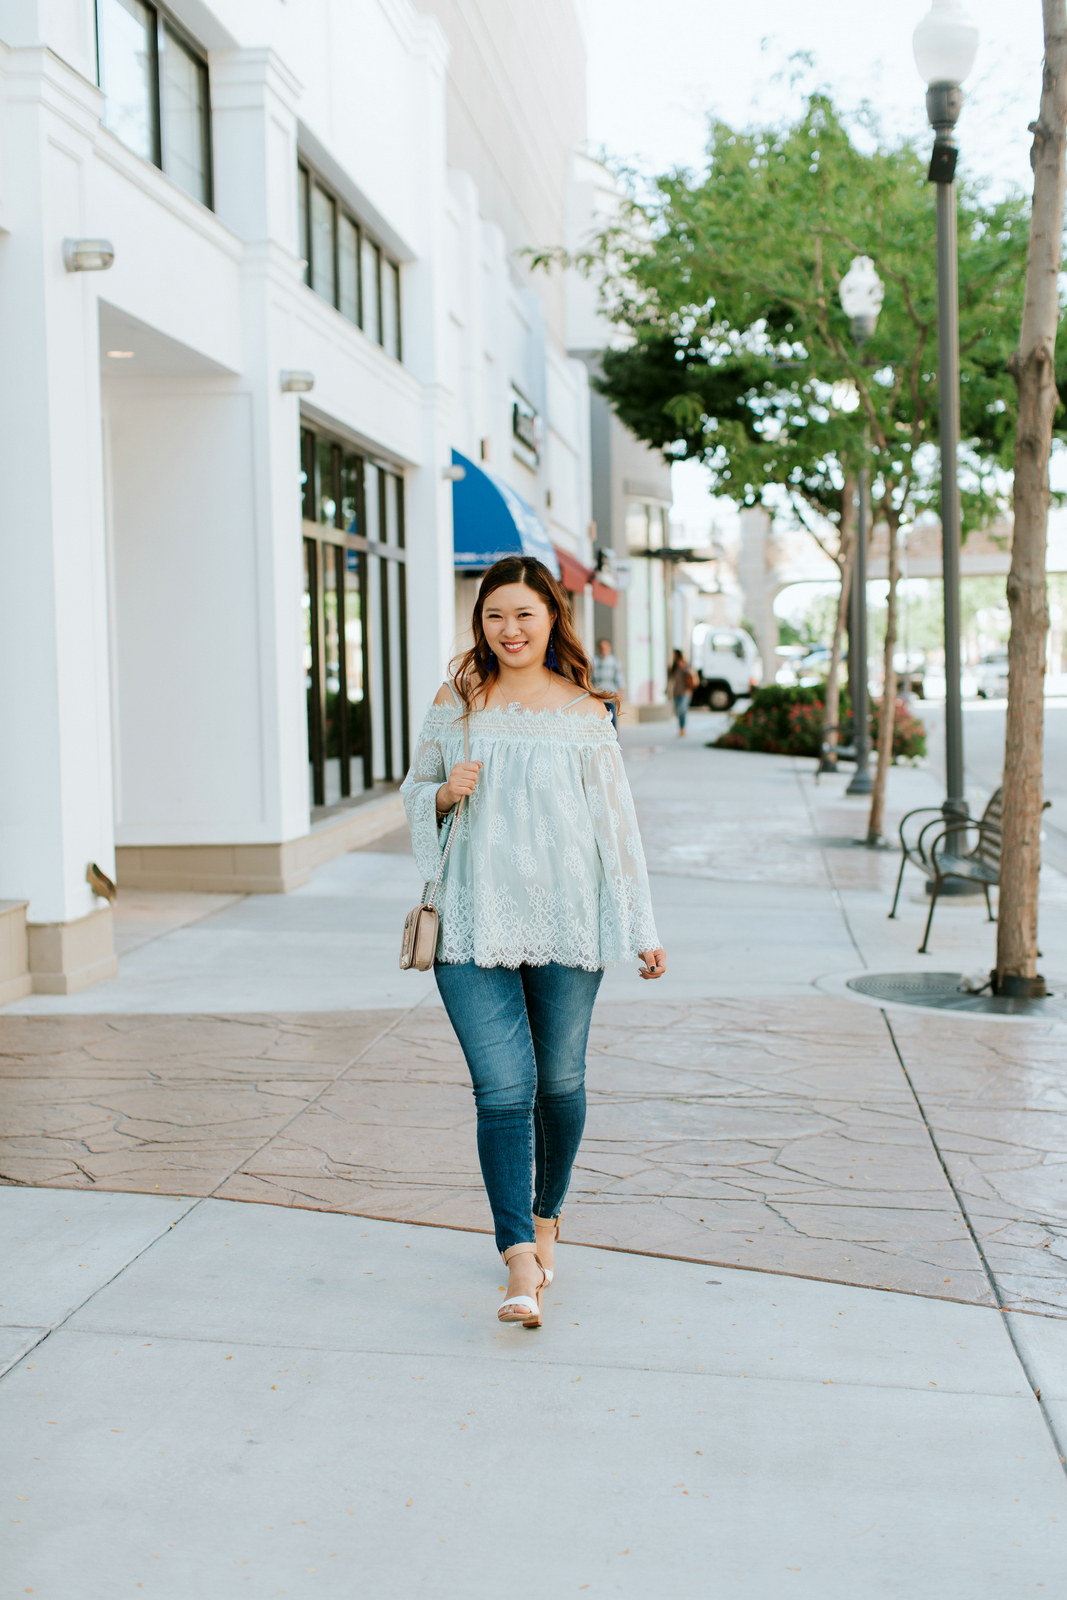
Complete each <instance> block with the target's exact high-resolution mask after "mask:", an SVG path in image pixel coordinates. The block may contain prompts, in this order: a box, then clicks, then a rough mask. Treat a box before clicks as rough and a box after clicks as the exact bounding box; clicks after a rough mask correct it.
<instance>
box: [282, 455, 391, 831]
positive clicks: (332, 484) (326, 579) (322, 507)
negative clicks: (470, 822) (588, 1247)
mask: <svg viewBox="0 0 1067 1600" xmlns="http://www.w3.org/2000/svg"><path fill="white" fill-rule="evenodd" d="M301 478H302V482H303V490H304V498H303V505H304V551H305V561H304V616H305V627H304V657H305V661H304V669H305V679H306V685H307V693H308V755H309V760H310V790H311V803H312V805H313V806H330V805H336V804H343V803H344V801H345V800H347V799H348V798H349V797H350V796H356V795H359V794H360V793H361V792H363V791H365V790H366V789H369V788H371V787H372V786H373V785H374V784H375V783H381V782H386V783H391V782H396V781H397V780H398V779H400V778H402V777H403V775H404V773H405V771H406V770H407V764H408V750H409V743H410V733H409V724H408V707H407V699H408V686H407V619H406V583H405V570H404V557H403V553H402V552H403V546H404V497H403V480H402V479H401V478H400V477H399V475H398V474H396V473H393V472H391V471H389V470H388V469H386V468H384V467H381V466H379V465H377V464H376V463H373V462H367V461H365V460H364V459H363V458H362V457H361V456H359V455H357V454H356V453H355V452H353V451H351V450H349V449H347V448H346V447H345V446H344V445H342V444H340V443H338V442H337V441H335V440H333V439H331V438H329V437H328V436H326V435H323V434H321V433H319V432H318V430H317V429H312V428H305V429H304V430H303V433H302V438H301ZM309 486H310V487H309ZM368 535H369V537H368ZM383 545H384V546H385V547H387V549H388V554H384V553H382V551H383Z"/></svg>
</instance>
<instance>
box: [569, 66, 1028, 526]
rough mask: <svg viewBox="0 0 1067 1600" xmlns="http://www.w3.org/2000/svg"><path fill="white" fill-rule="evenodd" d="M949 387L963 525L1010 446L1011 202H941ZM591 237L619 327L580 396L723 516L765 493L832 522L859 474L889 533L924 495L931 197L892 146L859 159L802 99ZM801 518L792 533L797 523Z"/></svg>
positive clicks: (986, 499)
mask: <svg viewBox="0 0 1067 1600" xmlns="http://www.w3.org/2000/svg"><path fill="white" fill-rule="evenodd" d="M959 198H960V226H959V234H960V254H959V275H960V354H961V373H960V379H961V381H960V393H961V410H962V436H963V439H964V441H965V455H967V456H968V457H969V462H970V465H969V469H968V468H966V467H965V470H964V472H963V473H962V485H961V487H962V498H963V512H964V526H965V527H966V528H970V527H973V526H975V525H976V524H978V523H981V522H982V521H987V520H989V518H990V516H991V515H992V514H993V513H994V512H995V510H997V509H999V504H1000V496H1001V494H1002V485H1003V481H1004V480H1003V477H1001V476H1000V475H998V474H997V472H996V469H997V468H998V467H999V468H1007V467H1010V464H1011V456H1012V449H1013V444H1014V420H1015V407H1016V400H1015V389H1014V385H1013V383H1012V380H1011V378H1010V376H1009V373H1008V359H1009V356H1010V354H1011V351H1012V348H1013V346H1014V343H1015V339H1016V336H1017V330H1018V326H1019V315H1020V311H1021V305H1022V278H1023V269H1024V266H1025V261H1026V241H1027V208H1026V205H1025V203H1024V201H1023V200H1021V199H1019V198H1008V199H1004V200H1000V201H996V202H989V201H986V200H984V199H983V198H982V196H981V195H980V193H978V192H977V191H976V190H975V189H974V188H973V187H968V186H967V185H961V190H960V197H959ZM634 211H635V213H636V220H637V221H638V222H639V223H640V226H639V227H636V228H635V227H634V226H633V223H634V220H635V216H633V215H631V217H630V218H629V219H628V222H627V224H626V225H625V226H621V227H617V228H615V229H613V230H611V231H610V232H609V233H608V234H605V236H604V237H603V238H602V239H601V240H600V242H599V245H598V247H597V248H596V249H595V250H594V251H592V252H591V253H590V255H589V256H588V257H587V258H586V262H587V264H588V265H589V266H591V267H592V268H593V269H594V270H596V271H598V272H599V273H600V274H601V277H602V281H603V285H604V294H605V298H606V301H607V303H608V304H609V305H610V308H611V313H612V315H613V317H614V318H615V320H616V322H617V323H618V324H619V325H621V326H622V327H624V328H625V329H626V330H627V332H628V333H629V335H630V336H631V338H630V342H629V344H628V346H627V347H626V348H622V349H613V350H610V351H608V352H606V353H605V355H604V359H603V375H602V377H601V379H600V380H599V387H600V388H601V390H602V392H603V393H604V394H606V395H607V396H608V397H609V399H610V400H611V401H612V403H613V404H614V406H615V409H616V410H617V412H618V414H619V416H620V418H621V419H622V421H623V422H624V423H626V424H627V426H628V427H630V428H631V429H632V430H633V431H634V432H635V433H636V434H638V436H639V437H641V438H642V439H644V440H646V441H647V442H648V443H650V444H652V445H654V446H657V447H658V448H659V449H661V450H662V451H663V452H664V454H665V455H666V456H667V457H668V459H671V460H680V459H684V458H686V457H697V458H699V459H701V460H702V461H704V462H705V463H706V465H707V466H708V467H709V469H710V472H711V478H712V485H713V488H714V490H715V491H716V492H718V493H721V494H725V495H728V496H729V497H730V498H731V499H733V500H735V501H738V502H741V503H753V502H755V501H758V500H760V499H761V498H763V496H764V494H765V492H766V491H767V489H768V488H769V486H771V485H779V486H780V487H781V488H782V489H783V490H784V491H785V493H786V494H787V495H788V496H789V498H790V499H791V501H792V503H793V505H794V507H795V508H796V510H797V512H798V514H799V515H800V516H801V519H802V520H804V521H808V520H809V519H808V516H807V513H808V512H809V511H815V512H817V513H821V514H823V515H824V516H826V517H828V518H829V519H830V520H831V521H832V522H837V521H839V519H840V514H841V491H842V486H843V483H844V481H845V479H846V478H851V477H854V476H855V472H856V470H858V468H859V467H860V466H861V465H866V466H868V467H869V469H870V471H871V475H872V509H873V510H874V511H875V514H876V517H881V518H884V520H886V521H887V522H888V523H889V525H890V527H891V528H892V529H894V530H895V529H896V527H897V526H898V525H899V522H900V520H901V519H902V518H904V517H911V516H915V515H916V514H917V513H918V512H920V511H921V510H923V509H925V508H927V507H930V508H936V507H937V504H938V501H939V494H940V486H939V482H938V470H937V469H938V462H937V451H936V443H937V434H938V380H937V260H936V234H935V218H934V193H933V186H932V185H931V184H929V183H927V181H926V171H925V162H924V160H923V159H922V158H921V157H920V155H919V154H918V152H917V151H916V150H915V149H914V148H913V147H912V146H911V145H910V144H908V143H906V142H905V143H901V144H899V145H897V146H895V147H892V148H889V147H885V146H879V147H876V148H874V149H871V150H863V149H861V148H859V146H858V145H857V143H856V142H855V141H854V140H853V138H851V137H850V135H849V132H848V130H847V129H846V127H845V126H844V124H843V123H842V120H841V119H840V117H839V116H838V114H837V112H836V111H835V109H834V107H833V105H832V104H831V102H830V101H829V100H828V99H827V98H826V97H825V96H823V95H813V96H812V97H811V98H810V100H809V101H808V103H807V106H806V109H805V111H804V114H803V115H802V116H801V118H800V119H799V120H798V121H797V122H796V123H795V124H794V125H793V126H791V127H787V128H784V129H772V128H767V129H762V130H761V129H757V130H750V131H746V132H740V131H738V130H735V129H733V128H730V127H728V126H727V125H725V124H723V123H717V124H715V125H714V127H713V129H712V138H711V144H710V155H709V164H708V167H707V169H706V171H704V172H702V173H700V174H698V175H693V174H691V173H689V172H676V173H673V174H670V175H667V176H665V177H662V178H660V179H658V180H657V182H656V185H655V192H654V196H653V199H652V200H651V201H650V202H649V203H647V204H644V205H641V206H638V205H637V203H636V202H635V203H634ZM858 255H866V256H869V257H870V258H871V259H872V260H873V262H874V264H875V267H876V269H877V271H878V274H879V276H880V277H881V279H882V281H883V283H884V285H885V299H884V302H883V305H882V309H881V315H880V317H879V320H878V325H877V330H876V332H875V333H874V335H873V337H872V338H871V339H870V340H869V342H868V343H866V344H864V345H863V346H862V348H859V347H857V345H856V343H855V341H854V339H853V337H852V332H851V327H850V323H849V319H848V318H847V317H846V316H845V313H844V312H843V310H842V309H841V305H840V301H839V288H840V283H841V279H842V277H843V276H844V274H845V273H846V272H847V270H848V268H849V266H850V264H851V262H852V261H853V259H854V258H855V257H856V256H858ZM810 525H811V524H810V521H809V526H810Z"/></svg>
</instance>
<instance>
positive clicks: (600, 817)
mask: <svg viewBox="0 0 1067 1600" xmlns="http://www.w3.org/2000/svg"><path fill="white" fill-rule="evenodd" d="M463 759H464V754H463V720H462V712H461V711H460V709H459V708H458V707H456V706H438V705H433V706H431V707H430V709H429V711H428V712H427V714H426V720H425V722H424V723H423V725H422V731H421V733H420V734H419V741H418V746H417V748H416V750H415V757H414V760H413V761H412V764H411V770H410V771H409V773H408V775H407V777H406V778H405V779H404V782H403V784H402V786H401V791H400V792H401V794H402V795H403V797H404V805H405V808H406V810H407V816H408V822H409V824H410V827H411V837H412V841H413V844H414V848H415V860H416V862H417V863H418V867H419V871H420V872H421V873H422V875H423V877H424V878H425V879H426V880H427V882H429V883H432V882H433V880H434V879H435V878H436V876H437V869H438V867H439V865H440V861H441V852H442V850H443V848H444V844H445V840H446V838H447V836H448V829H449V828H451V827H453V826H454V825H456V824H455V822H454V816H453V815H451V814H450V815H449V816H448V817H446V818H445V819H444V820H443V822H442V823H441V824H438V821H437V811H436V796H437V791H438V789H439V788H440V787H441V785H442V784H443V783H444V782H445V780H446V778H447V777H448V775H449V773H450V772H451V771H452V768H453V767H454V766H455V764H456V762H457V761H462V760H463ZM470 759H471V760H472V761H481V762H482V763H483V766H482V770H481V772H480V774H479V777H478V785H477V788H476V789H475V791H474V793H473V795H472V796H471V797H470V799H469V800H468V802H467V804H466V805H465V806H464V808H463V812H462V815H461V817H460V819H459V823H458V832H457V834H456V839H455V843H454V844H453V846H452V849H451V852H450V853H449V857H448V864H447V866H446V867H445V875H444V879H443V881H442V885H441V890H440V892H439V894H438V898H437V906H438V909H439V911H440V913H441V934H440V938H439V940H438V946H437V959H438V961H442V962H465V961H473V962H475V963H476V965H478V966H479V967H518V966H522V965H528V966H534V967H538V966H545V965H546V964H547V963H548V962H550V961H555V962H558V963H559V964H560V965H561V966H565V967H583V968H585V969H586V971H590V972H593V971H596V970H597V969H599V968H601V967H606V966H609V965H611V964H612V963H615V962H619V961H629V960H632V959H634V958H636V957H637V956H638V955H640V953H641V952H642V951H645V950H654V949H656V948H657V947H658V945H659V938H658V936H657V934H656V926H655V922H654V920H653V917H652V901H651V896H650V894H649V888H648V873H647V870H646V868H645V856H644V851H643V850H642V848H641V836H640V834H639V832H638V828H637V817H636V815H635V813H634V803H633V799H632V797H631V795H630V785H629V784H628V783H627V781H626V773H625V771H624V769H623V765H622V758H621V756H620V753H619V743H618V738H617V736H616V733H615V729H614V727H613V726H612V724H611V721H610V719H609V718H607V717H600V716H599V715H598V714H597V713H596V712H595V711H590V712H581V711H565V710H558V711H525V710H522V709H521V708H518V707H509V708H508V709H507V710H496V709H493V710H489V711H475V712H472V714H471V717H470Z"/></svg>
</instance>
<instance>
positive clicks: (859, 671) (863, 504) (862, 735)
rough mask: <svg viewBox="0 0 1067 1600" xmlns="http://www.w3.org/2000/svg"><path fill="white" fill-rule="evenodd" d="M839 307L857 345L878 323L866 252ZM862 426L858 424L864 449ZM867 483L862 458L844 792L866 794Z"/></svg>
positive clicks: (878, 290)
mask: <svg viewBox="0 0 1067 1600" xmlns="http://www.w3.org/2000/svg"><path fill="white" fill-rule="evenodd" d="M840 293H841V309H842V311H843V312H844V313H845V315H846V317H848V318H849V319H850V321H851V323H852V337H853V338H854V339H855V341H856V343H857V345H864V344H866V342H867V340H868V339H869V338H870V337H871V334H872V333H873V332H874V330H875V327H876V325H877V323H878V313H879V311H880V310H881V309H882V299H883V297H884V295H885V285H884V284H883V282H882V280H881V278H880V277H879V276H878V274H877V272H876V271H875V270H874V262H873V261H872V260H871V258H870V256H857V257H856V258H855V260H854V261H853V263H852V265H851V266H850V267H849V269H848V271H847V272H846V273H845V276H844V277H843V278H842V279H841V291H840ZM866 444H867V432H866V429H865V430H864V451H865V455H866ZM869 511H870V486H869V483H868V476H867V465H866V459H865V460H864V465H863V467H862V468H861V470H860V474H859V507H858V513H857V517H856V559H855V562H854V563H853V567H852V596H851V601H852V604H851V616H850V619H849V644H848V650H849V674H848V676H849V686H850V689H851V693H852V728H853V735H852V744H853V748H854V749H855V752H856V772H855V776H854V777H853V779H852V782H851V783H850V784H849V786H848V788H847V789H846V790H845V793H846V794H870V792H871V789H872V788H873V787H874V785H873V780H872V778H871V774H870V770H869V766H868V762H869V760H870V753H871V739H870V731H869V728H868V720H867V524H868V522H869V520H870V516H869Z"/></svg>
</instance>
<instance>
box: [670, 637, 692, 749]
mask: <svg viewBox="0 0 1067 1600" xmlns="http://www.w3.org/2000/svg"><path fill="white" fill-rule="evenodd" d="M695 679H696V674H695V673H694V671H693V669H692V667H691V666H690V665H689V663H688V661H687V660H686V659H685V656H684V655H683V654H682V652H681V651H680V650H676V651H675V652H674V660H673V661H672V662H671V666H670V674H669V676H668V678H667V688H668V689H669V691H670V696H671V699H672V700H673V701H674V714H675V716H676V717H677V718H678V737H679V739H684V738H685V719H686V714H687V712H688V710H689V700H690V697H691V695H692V693H693V690H694V688H695V687H696V683H695Z"/></svg>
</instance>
